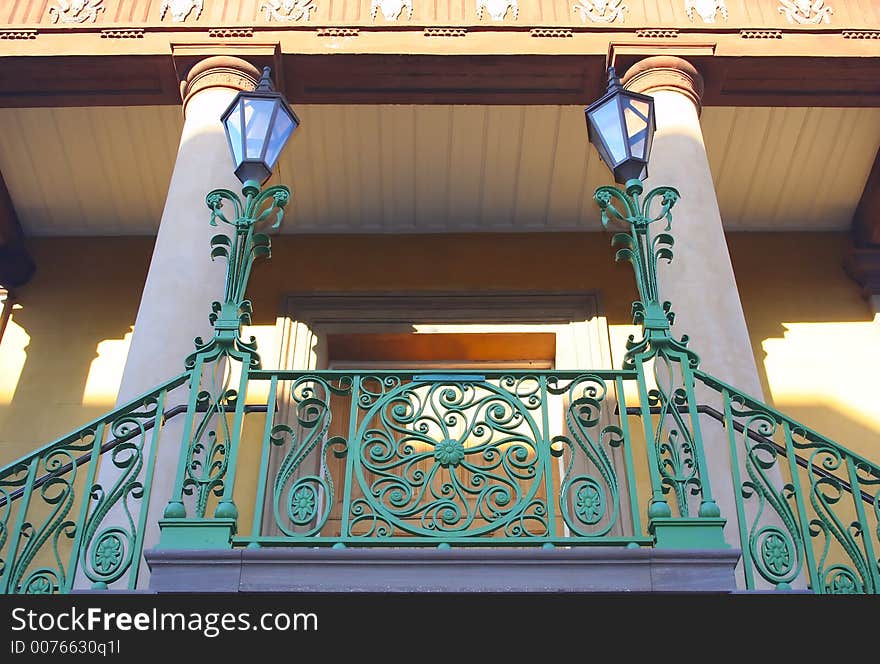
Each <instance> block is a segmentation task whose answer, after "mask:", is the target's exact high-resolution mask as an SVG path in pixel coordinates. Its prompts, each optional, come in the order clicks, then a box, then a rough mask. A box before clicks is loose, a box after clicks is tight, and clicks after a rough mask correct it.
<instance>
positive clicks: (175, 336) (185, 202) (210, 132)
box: [76, 57, 260, 588]
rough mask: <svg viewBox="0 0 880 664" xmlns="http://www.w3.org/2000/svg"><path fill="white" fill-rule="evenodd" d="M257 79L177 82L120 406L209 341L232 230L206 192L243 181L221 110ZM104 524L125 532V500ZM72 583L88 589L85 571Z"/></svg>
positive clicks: (203, 65) (156, 490)
mask: <svg viewBox="0 0 880 664" xmlns="http://www.w3.org/2000/svg"><path fill="white" fill-rule="evenodd" d="M259 77H260V73H259V71H258V70H257V69H256V68H255V67H253V66H252V65H251V64H249V63H247V62H245V61H244V60H240V59H238V58H232V57H211V58H207V59H205V60H202V61H201V62H199V63H197V64H196V65H195V66H194V67H193V68H192V69H191V70H190V72H189V74H188V75H187V77H186V80H185V81H184V82H183V83H182V84H181V92H182V96H183V114H184V124H183V132H182V133H181V137H180V146H179V148H178V150H177V160H176V161H175V163H174V171H173V173H172V175H171V182H170V184H169V187H168V196H167V198H166V200H165V208H164V210H163V212H162V220H161V222H160V224H159V232H158V235H157V236H156V244H155V246H154V249H153V257H152V260H151V262H150V269H149V272H148V274H147V279H146V284H145V285H144V290H143V294H142V296H141V302H140V307H139V309H138V314H137V318H136V320H135V326H134V334H133V336H132V340H131V347H130V349H129V352H128V357H127V360H126V364H125V369H124V372H123V376H122V384H121V387H120V390H119V394H118V397H117V405H118V406H120V405H122V404H124V403H127V402H129V401H131V400H133V399H136V398H137V397H138V396H140V395H141V394H144V393H147V392H149V391H151V390H152V389H153V388H154V387H156V386H157V385H159V384H161V383H163V382H165V381H167V380H168V379H170V378H173V377H174V376H176V375H178V374H180V373H182V372H183V371H184V360H185V358H186V357H187V356H188V355H189V354H190V353H192V352H193V351H194V350H195V347H194V344H193V339H194V338H195V337H199V336H200V337H202V338H203V339H209V338H210V337H211V335H212V327H211V325H210V322H209V320H208V316H209V314H210V313H211V302H213V301H214V300H222V299H223V290H224V280H225V276H226V262H225V261H224V260H217V261H212V260H211V256H210V251H211V248H210V239H211V237H213V236H214V235H216V234H217V233H228V229H227V228H226V227H225V225H218V226H211V225H210V224H209V220H210V211H209V209H208V207H207V205H206V204H205V197H206V196H207V194H208V192H209V191H211V190H212V189H216V188H220V187H222V188H226V189H231V190H233V191H236V192H238V191H240V190H241V183H240V182H239V181H238V179H237V178H236V177H235V175H234V174H233V164H232V157H231V155H230V154H229V147H228V142H227V139H226V133H225V131H224V129H223V125H222V123H221V122H220V116H221V115H222V114H223V112H224V111H225V110H226V108H227V107H228V106H229V104H230V103H231V102H232V100H233V99H234V97H235V95H236V94H237V93H238V92H239V91H240V90H253V89H254V88H255V87H256V85H257V81H258V80H259ZM188 397H189V393H188V386H187V384H184V385H183V386H181V387H179V388H177V390H175V391H174V392H173V393H172V394H170V395H169V396H168V401H167V402H166V404H165V409H166V410H167V409H169V408H171V407H173V406H176V405H179V404H185V403H186V402H187V399H188ZM184 422H185V417H184V415H182V414H180V415H177V416H176V417H174V418H171V419H168V420H167V421H166V423H165V425H164V426H163V428H162V431H161V437H160V439H159V445H158V450H157V452H156V467H155V472H154V475H153V481H152V483H151V487H152V492H151V495H150V500H149V505H148V506H147V509H148V511H147V517H146V522H145V528H144V544H143V548H144V549H149V548H151V547H152V546H154V545H155V543H156V542H157V541H158V538H159V529H158V522H159V519H160V518H161V516H162V511H163V510H164V508H165V505H166V504H167V503H168V500H169V497H170V495H171V491H172V489H173V487H174V479H175V476H176V472H177V466H178V460H179V450H180V446H181V440H182V437H183V429H184ZM151 440H152V433H150V434H149V435H148V436H147V437H146V440H145V443H144V448H145V449H144V465H145V466H146V464H147V458H148V456H149V455H150V454H152V452H153V450H151V449H150V441H151ZM142 472H143V471H142ZM119 474H120V471H119V470H118V469H117V468H115V467H114V465H113V464H112V463H110V458H109V455H104V456H103V457H102V464H101V467H100V470H99V476H98V483H99V484H101V486H102V487H104V488H105V490H107V489H108V487H111V486H112V485H113V484H114V482H115V481H117V478H118V477H119ZM141 477H143V476H141ZM131 507H132V508H134V510H135V512H134V514H133V515H132V516H133V518H134V519H135V520H137V519H138V518H139V517H140V515H141V513H142V512H141V510H142V509H143V507H142V506H141V504H140V503H139V502H137V501H133V503H132V505H131ZM101 525H102V528H103V527H118V528H121V529H122V530H123V531H125V532H128V531H129V529H130V528H129V525H128V518H127V516H126V515H125V513H124V512H123V509H122V505H121V501H120V502H118V503H117V504H116V505H115V507H114V508H113V509H112V510H111V511H110V512H109V513H108V514H107V515H106V516H105V517H104V519H103V521H102V524H101ZM148 577H149V574H148V570H147V569H146V565H142V567H141V572H140V575H139V582H138V587H140V588H144V587H146V585H147V582H148ZM76 585H77V587H89V585H90V583H89V581H88V580H87V579H85V576H84V574H83V573H82V569H81V568H80V572H79V573H78V576H77V583H76Z"/></svg>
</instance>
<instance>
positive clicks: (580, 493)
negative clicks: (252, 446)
mask: <svg viewBox="0 0 880 664" xmlns="http://www.w3.org/2000/svg"><path fill="white" fill-rule="evenodd" d="M634 377H635V374H634V372H631V371H617V372H613V371H597V372H570V371H538V372H535V371H530V372H509V371H507V372H488V373H485V374H482V375H474V374H472V373H465V372H452V373H444V374H442V375H439V374H431V373H425V372H421V373H412V372H410V373H405V372H403V373H402V372H370V373H352V372H317V373H305V372H259V371H258V372H254V373H252V374H251V380H252V381H268V383H269V385H268V406H269V407H268V408H267V411H268V413H267V417H266V422H265V425H264V427H263V436H262V441H261V442H260V444H259V445H258V447H259V449H260V451H261V457H260V462H259V472H258V473H257V477H258V479H257V483H256V487H255V491H253V490H251V488H250V487H248V486H247V485H246V483H241V482H240V484H243V485H244V491H245V492H247V493H248V494H249V495H255V504H254V509H253V519H252V525H251V528H250V531H249V532H239V534H238V535H237V536H236V537H235V538H234V543H235V544H238V545H243V544H248V545H261V546H271V545H285V546H290V545H308V546H315V545H336V546H340V545H354V546H365V545H366V546H375V545H393V546H401V545H404V546H406V545H425V544H427V545H432V546H438V545H440V546H444V545H461V544H466V545H472V546H476V545H490V546H502V545H504V546H529V545H531V546H537V545H545V546H550V545H554V544H563V543H565V544H570V545H583V544H616V545H625V544H632V545H634V546H637V545H640V544H645V545H647V544H650V543H651V541H652V539H651V538H650V536H648V534H647V533H646V532H645V531H644V530H643V527H642V525H641V518H640V515H639V509H638V501H637V499H636V495H637V494H636V469H637V467H638V464H637V462H635V461H634V459H633V455H634V450H633V449H632V445H631V436H630V435H629V432H628V429H629V423H628V422H627V417H626V416H625V415H623V416H617V415H615V414H614V411H615V407H616V406H618V407H619V405H621V404H623V400H624V393H623V389H624V387H623V386H624V381H632V379H633V378H634ZM624 412H625V409H624ZM642 452H644V448H642ZM641 467H644V463H642V464H641ZM238 488H240V487H237V489H238ZM233 499H234V500H235V494H233ZM236 502H240V501H236ZM243 527H244V526H243V525H242V524H240V528H243Z"/></svg>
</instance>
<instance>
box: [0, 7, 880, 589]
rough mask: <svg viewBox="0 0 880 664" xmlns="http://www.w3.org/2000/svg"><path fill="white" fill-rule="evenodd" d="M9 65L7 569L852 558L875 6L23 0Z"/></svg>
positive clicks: (878, 310) (870, 503) (614, 577)
mask: <svg viewBox="0 0 880 664" xmlns="http://www.w3.org/2000/svg"><path fill="white" fill-rule="evenodd" d="M266 66H268V67H270V68H271V72H272V77H273V79H274V82H275V85H276V87H277V89H278V90H280V91H281V92H282V93H283V94H284V95H285V97H286V98H287V99H288V101H289V102H290V103H291V105H292V106H293V107H294V109H295V110H296V113H297V114H298V116H299V118H300V119H301V126H299V127H298V128H297V130H296V131H295V132H294V135H293V138H292V139H291V140H290V142H289V144H288V145H287V147H286V148H285V150H284V151H283V153H282V156H281V158H280V160H279V162H278V164H277V166H276V168H275V171H274V173H273V176H272V178H271V179H270V180H269V182H268V183H267V184H266V186H267V187H273V186H280V185H286V186H288V187H289V188H290V192H291V196H290V200H289V201H288V200H287V198H286V194H283V193H281V194H277V195H274V194H273V195H270V196H269V197H268V198H266V199H265V201H264V202H263V203H262V205H264V207H261V208H258V209H257V210H256V213H255V214H254V215H252V216H251V217H250V220H251V222H253V221H254V219H255V218H256V217H257V216H259V214H258V213H260V212H262V211H264V210H267V211H269V212H270V213H271V214H270V215H269V216H267V217H265V218H263V219H262V220H261V221H260V222H259V224H258V228H257V230H258V231H260V232H265V233H269V234H270V235H271V241H270V242H269V241H268V240H266V241H264V240H263V239H262V236H250V235H246V234H245V235H240V234H237V227H235V220H236V218H238V219H242V218H248V214H247V212H246V211H243V209H242V210H238V212H235V213H234V212H233V209H234V208H235V205H236V203H235V202H234V201H233V200H232V198H225V199H222V197H221V198H210V197H209V199H208V205H206V197H207V196H208V194H209V192H212V191H216V190H218V189H225V190H229V191H230V192H234V193H231V194H230V196H234V195H238V192H240V191H242V186H241V183H239V182H238V180H237V179H236V178H235V176H234V174H233V165H232V161H231V157H230V154H229V145H228V141H227V137H226V135H225V133H224V127H223V125H222V123H221V122H220V117H221V115H222V114H223V112H224V111H225V110H226V108H227V107H228V106H229V105H230V103H231V102H232V100H233V99H234V98H235V96H236V95H237V94H238V93H239V92H240V91H248V90H252V89H253V88H254V87H255V86H256V85H257V81H258V79H259V78H260V70H261V69H262V68H263V67H266ZM611 66H613V67H615V69H616V71H617V72H618V73H619V74H620V75H621V77H622V83H623V86H624V87H625V88H626V89H628V90H631V91H634V92H639V93H643V94H647V95H650V96H651V97H652V98H653V100H654V105H655V113H656V133H655V135H654V142H653V150H652V154H651V159H650V163H649V166H648V174H647V178H646V179H645V183H644V186H645V189H644V192H638V191H635V190H632V191H629V192H628V194H624V193H623V192H624V191H625V190H626V187H621V188H619V189H618V191H620V192H621V194H620V196H621V198H614V197H612V196H611V194H605V195H604V197H603V195H602V194H601V193H595V192H596V191H597V189H598V188H600V187H607V186H608V185H611V184H612V181H613V178H612V176H611V174H610V172H609V171H608V170H607V169H606V167H605V166H604V165H603V164H602V162H601V161H600V160H599V158H598V156H597V153H596V151H595V150H594V149H593V147H592V146H591V145H590V144H589V142H588V139H587V130H586V126H585V124H584V116H583V109H584V106H585V105H587V104H589V103H591V102H592V101H593V100H595V99H596V98H598V97H599V96H600V95H601V94H602V92H603V90H604V89H605V84H606V78H607V70H608V67H611ZM0 77H2V83H3V84H2V89H3V92H2V94H0V122H2V126H3V128H4V131H3V132H2V135H0V173H2V178H3V185H4V186H3V187H2V188H0V192H3V194H4V195H3V196H0V242H2V245H0V285H2V286H3V287H4V288H5V289H6V295H5V299H4V309H3V318H2V325H0V330H2V340H0V463H2V464H8V465H6V466H5V468H4V470H3V471H2V473H0V500H2V503H3V506H2V508H0V519H2V524H0V525H2V528H0V560H2V561H3V562H2V565H3V567H2V574H3V577H2V578H3V581H2V586H0V587H2V590H3V591H5V592H10V593H12V592H46V591H48V592H65V591H69V590H71V589H76V588H89V587H95V588H98V589H103V588H109V589H111V590H118V589H125V588H130V589H142V590H147V589H153V590H160V591H161V590H173V589H200V588H204V589H224V590H238V589H244V590H276V589H288V590H290V589H306V590H341V589H349V588H356V589H358V588H360V589H364V590H370V589H373V590H376V589H388V588H393V589H399V590H476V589H489V590H516V589H519V590H548V589H552V590H558V589H569V590H591V589H593V590H633V589H635V590H651V589H655V590H682V589H692V590H712V591H716V590H719V589H726V590H733V589H736V588H739V589H756V590H760V589H767V588H778V589H780V590H788V589H794V590H811V591H813V592H872V593H876V592H878V591H880V568H878V552H880V525H878V520H880V498H878V496H880V470H878V464H880V452H878V441H880V438H878V435H880V405H878V402H877V399H876V394H877V393H878V389H880V383H878V378H877V377H878V376H880V318H878V314H880V248H878V247H880V193H878V188H880V166H878V164H880V161H878V159H880V157H878V147H880V87H878V81H880V6H877V4H876V3H874V2H871V1H869V0H829V1H828V2H821V1H820V2H798V1H796V0H748V1H746V0H712V1H708V2H703V1H700V0H689V1H685V0H681V1H678V0H665V1H662V2H661V1H657V0H639V1H636V0H628V1H621V0H617V1H608V2H604V1H603V2H599V1H597V0H579V1H578V2H577V3H571V2H568V1H563V0H463V1H462V2H458V1H453V0H448V1H447V0H442V1H438V2H427V0H371V1H368V0H360V1H352V2H340V1H339V0H296V1H292V0H291V1H290V2H288V1H287V0H284V1H281V0H267V1H266V2H256V1H252V0H240V1H229V2H215V1H213V0H204V1H198V0H166V1H163V2H158V1H156V2H154V1H152V0H87V1H85V2H65V1H63V0H59V1H56V0H50V1H49V2H48V3H47V2H36V1H29V2H18V3H10V4H9V5H8V6H4V7H3V8H2V9H0ZM655 187H672V188H674V189H675V190H676V191H677V195H674V196H673V195H671V194H670V195H668V196H667V195H666V194H664V193H663V192H660V193H659V194H658V195H657V196H656V197H655V199H654V202H653V205H652V206H649V208H647V209H629V208H627V207H626V201H629V202H630V203H632V202H633V199H632V198H630V199H627V198H626V196H627V195H628V196H633V195H636V196H638V195H639V194H642V197H641V199H639V200H644V199H645V198H650V193H649V192H650V191H651V190H652V189H654V188H655ZM269 191H270V192H282V190H280V189H274V190H269ZM598 191H600V192H601V191H603V190H601V189H598ZM605 191H606V192H607V189H606V190H605ZM256 195H257V194H256V192H255V191H254V192H251V199H247V193H244V194H242V196H243V198H242V199H241V201H239V204H240V205H241V206H246V203H247V200H251V202H253V200H252V199H253V198H254V197H255V196H256ZM221 199H222V200H221ZM246 199H247V200H246ZM661 199H662V200H661ZM224 201H225V202H224ZM614 206H616V208H615V207H614ZM281 208H283V219H282V220H281V224H280V226H279V227H278V228H270V227H271V226H272V225H273V224H272V222H273V220H275V219H276V213H277V212H279V211H281ZM613 209H617V211H618V212H623V214H622V217H623V218H615V217H614V214H613ZM627 210H629V212H627ZM666 213H668V214H666ZM639 215H641V216H639ZM224 217H225V218H224ZM279 218H280V217H279ZM637 218H638V219H640V220H641V221H638V222H636V221H634V220H636V219H637ZM655 218H656V219H655ZM649 219H651V220H654V219H655V221H652V222H651V223H650V224H649V223H648V220H649ZM224 222H226V223H224ZM229 222H232V223H231V224H230V223H229ZM667 222H671V225H670V227H669V229H667V228H666V226H667ZM638 223H643V226H644V229H646V230H645V234H643V235H641V234H640V232H639V231H638V228H639V226H638ZM240 228H244V226H241V227H240ZM606 231H618V232H620V231H622V232H623V238H620V237H618V236H615V239H614V242H615V248H614V249H612V248H611V247H610V246H609V245H610V243H611V238H612V233H609V232H606ZM218 233H222V234H225V235H226V237H227V238H231V239H228V240H221V241H219V242H218V241H216V240H212V238H214V236H215V235H217V234H218ZM236 238H238V239H240V241H241V244H238V243H237V240H236ZM627 238H629V239H627ZM673 238H674V239H673ZM642 240H646V241H647V244H645V245H642V244H640V242H642ZM269 243H271V254H272V255H271V259H270V260H266V256H265V255H264V254H266V253H267V251H264V249H266V250H267V249H268V244H269ZM673 243H674V247H673ZM234 248H235V251H234V250H233V249H234ZM239 249H240V250H241V251H243V252H244V253H241V252H238V250H239ZM236 252H238V253H236ZM627 252H629V253H627ZM672 253H674V260H673V261H672V262H669V261H668V260H667V259H668V258H670V257H671V254H672ZM251 258H255V259H257V260H256V261H255V262H254V265H253V272H252V273H250V272H249V270H250V267H249V266H250V260H251ZM615 262H620V263H627V262H629V263H631V266H630V267H626V266H625V265H620V264H618V265H615ZM236 265H237V266H238V268H240V270H239V271H238V272H235V271H233V272H230V269H232V268H230V267H229V266H233V267H234V266H236ZM242 271H243V272H244V273H246V274H244V276H243V277H242V274H243V272H242ZM239 286H240V288H239ZM244 289H246V291H245V290H244ZM224 291H225V293H224ZM245 300H246V301H247V304H246V303H245ZM214 301H217V302H218V305H217V308H214V309H212V302H214ZM634 301H636V302H637V303H638V305H637V306H636V307H635V308H634V307H633V306H632V303H633V302H634ZM666 301H668V302H670V303H671V306H669V307H666V308H664V302H666ZM224 305H229V308H224ZM212 311H213V314H212ZM634 313H635V316H633V314H634ZM671 313H674V317H673V316H671V315H669V314H671ZM209 314H212V316H211V318H210V319H209ZM233 314H234V315H233ZM670 324H671V327H670ZM224 325H225V326H226V327H224ZM239 325H241V326H242V329H241V330H239ZM684 335H686V337H687V338H684V339H683V337H684ZM197 338H198V339H197ZM194 339H197V341H196V343H195V344H194V342H193V340H194ZM252 340H253V342H254V343H255V344H256V345H255V346H253V345H252V343H251V342H252ZM254 348H255V349H256V350H254ZM50 441H51V442H50ZM144 551H146V553H145V554H143V552H144ZM144 556H145V557H144ZM221 563H222V564H221ZM194 567H195V568H198V569H199V570H201V573H200V574H199V575H197V578H198V580H197V582H194V581H193V575H192V574H191V571H192V570H193V569H194ZM368 570H369V571H368ZM490 570H491V573H489V571H490ZM536 570H537V571H536ZM188 583H196V585H195V586H193V587H191V588H190V587H189V586H187V585H186V584H188ZM198 584H202V585H198Z"/></svg>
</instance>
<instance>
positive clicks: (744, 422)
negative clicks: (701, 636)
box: [696, 371, 880, 594]
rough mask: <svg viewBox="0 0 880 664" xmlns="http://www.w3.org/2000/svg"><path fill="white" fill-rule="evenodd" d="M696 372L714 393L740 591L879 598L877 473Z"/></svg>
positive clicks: (859, 459)
mask: <svg viewBox="0 0 880 664" xmlns="http://www.w3.org/2000/svg"><path fill="white" fill-rule="evenodd" d="M696 376H697V379H698V380H699V381H700V382H701V383H702V384H703V385H705V386H707V387H708V388H710V389H711V390H713V391H714V392H715V393H716V394H717V395H718V396H719V397H720V402H721V411H722V414H723V420H722V421H723V423H724V427H725V430H726V433H727V441H728V445H729V452H730V459H731V475H732V482H733V489H734V495H735V497H736V510H737V514H736V517H737V521H738V523H739V533H740V541H741V546H742V567H743V574H744V575H745V579H744V581H745V585H746V587H748V588H756V587H760V586H762V585H763V586H765V587H766V586H770V587H776V588H788V587H790V586H791V585H792V584H799V585H802V586H808V587H810V588H811V589H812V590H813V591H814V592H816V593H823V594H824V593H880V559H878V554H880V467H878V466H877V465H876V464H874V463H872V462H870V461H868V460H867V459H865V458H863V457H861V456H860V455H858V454H855V453H854V452H851V451H849V450H847V449H846V448H844V447H842V446H840V445H838V444H837V443H835V442H834V441H832V440H829V439H828V438H826V437H825V436H823V435H821V434H819V433H817V432H815V431H813V430H812V429H810V428H809V427H806V426H804V425H803V424H800V423H799V422H796V421H795V420H793V419H791V418H790V417H787V416H785V415H784V414H782V413H780V412H779V411H777V410H775V409H774V408H771V407H770V406H768V405H766V404H764V403H761V402H760V401H758V400H756V399H753V398H751V397H749V396H748V395H746V394H743V393H742V392H740V391H739V390H737V389H736V388H734V387H731V386H730V385H727V384H725V383H723V382H722V381H720V380H718V379H717V378H714V377H713V376H710V375H708V374H706V373H704V372H702V371H697V372H696ZM731 516H733V515H731Z"/></svg>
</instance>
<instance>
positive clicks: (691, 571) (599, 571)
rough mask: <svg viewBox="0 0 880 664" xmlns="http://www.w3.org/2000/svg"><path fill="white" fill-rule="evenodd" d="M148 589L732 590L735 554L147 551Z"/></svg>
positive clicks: (603, 550)
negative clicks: (148, 568) (149, 571)
mask: <svg viewBox="0 0 880 664" xmlns="http://www.w3.org/2000/svg"><path fill="white" fill-rule="evenodd" d="M145 557H146V559H147V564H148V565H149V566H150V570H151V576H150V590H153V591H155V592H352V591H355V592H650V591H660V592H716V593H717V592H723V593H727V592H733V591H735V590H736V580H735V576H734V568H735V566H736V563H737V561H738V560H739V557H740V552H739V551H738V550H735V549H719V550H715V549H712V550H686V551H685V550H677V549H626V548H617V547H614V548H610V547H609V548H571V549H482V548H480V549H477V548H469V549H447V550H443V549H427V548H415V547H414V548H406V549H403V548H401V549H397V548H395V549H383V548H371V549H353V548H350V549H329V548H310V549H292V548H275V549H272V548H266V549H234V550H222V551H218V550H155V549H154V550H150V551H146V552H145Z"/></svg>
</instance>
